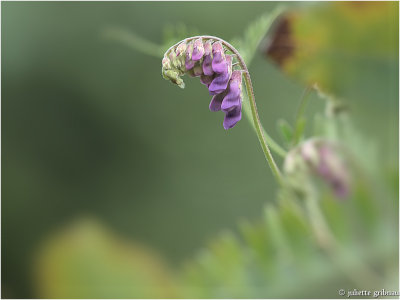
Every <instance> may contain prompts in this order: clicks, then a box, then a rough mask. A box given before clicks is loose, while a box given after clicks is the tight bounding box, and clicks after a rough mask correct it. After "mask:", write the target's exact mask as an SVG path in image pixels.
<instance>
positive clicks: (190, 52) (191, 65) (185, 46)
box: [162, 37, 242, 129]
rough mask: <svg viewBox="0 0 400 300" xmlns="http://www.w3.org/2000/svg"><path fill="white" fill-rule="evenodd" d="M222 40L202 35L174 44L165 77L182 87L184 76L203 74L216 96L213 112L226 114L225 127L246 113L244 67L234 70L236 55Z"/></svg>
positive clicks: (167, 56) (164, 67)
mask: <svg viewBox="0 0 400 300" xmlns="http://www.w3.org/2000/svg"><path fill="white" fill-rule="evenodd" d="M225 52H226V49H225V48H224V46H223V44H222V43H221V42H220V41H214V40H213V39H204V38H202V37H199V38H192V39H186V40H183V41H182V42H180V43H179V44H177V45H175V46H173V47H171V48H170V49H169V50H168V51H167V52H166V54H165V55H164V58H163V61H162V74H163V77H164V78H165V79H168V80H170V81H171V82H172V83H174V84H176V85H178V86H179V87H181V88H184V87H185V84H184V82H183V80H182V78H181V76H183V75H185V74H188V75H189V76H191V77H200V82H201V83H202V84H204V85H205V86H207V88H208V91H209V93H210V95H211V96H213V97H212V99H211V103H210V110H211V111H220V110H222V111H223V112H224V113H225V118H224V122H223V126H224V128H225V129H229V128H232V127H234V126H235V125H236V123H237V122H238V121H240V119H241V116H242V70H240V69H239V70H233V58H234V56H233V55H230V54H226V53H225Z"/></svg>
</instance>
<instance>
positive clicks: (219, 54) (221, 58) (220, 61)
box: [212, 42, 226, 73]
mask: <svg viewBox="0 0 400 300" xmlns="http://www.w3.org/2000/svg"><path fill="white" fill-rule="evenodd" d="M212 54H213V60H212V69H213V71H214V72H215V73H224V72H226V63H225V53H224V48H223V47H222V44H221V42H216V43H214V44H213V46H212Z"/></svg>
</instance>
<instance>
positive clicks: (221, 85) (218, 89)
mask: <svg viewBox="0 0 400 300" xmlns="http://www.w3.org/2000/svg"><path fill="white" fill-rule="evenodd" d="M214 59H215V57H214ZM214 59H213V69H214ZM222 65H224V71H223V72H220V73H219V72H216V74H215V77H214V79H213V81H212V82H211V84H210V86H209V87H208V90H209V91H210V95H216V94H219V93H222V92H223V91H225V90H226V88H227V87H228V83H229V79H230V78H231V75H232V56H230V55H226V56H225V58H224V60H223V61H222V63H221V64H218V66H219V69H218V70H222V68H221V66H222ZM214 70H215V69H214Z"/></svg>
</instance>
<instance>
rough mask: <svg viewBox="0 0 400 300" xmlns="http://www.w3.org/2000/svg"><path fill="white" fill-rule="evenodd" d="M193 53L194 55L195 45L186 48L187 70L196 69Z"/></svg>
mask: <svg viewBox="0 0 400 300" xmlns="http://www.w3.org/2000/svg"><path fill="white" fill-rule="evenodd" d="M192 53H193V44H189V45H188V46H187V48H186V59H185V67H186V70H190V69H192V68H193V67H194V64H195V62H194V61H192Z"/></svg>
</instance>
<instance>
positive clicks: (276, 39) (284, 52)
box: [262, 15, 295, 66]
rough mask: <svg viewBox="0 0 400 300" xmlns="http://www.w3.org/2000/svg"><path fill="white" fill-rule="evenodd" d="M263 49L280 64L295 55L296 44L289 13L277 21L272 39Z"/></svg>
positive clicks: (268, 56)
mask: <svg viewBox="0 0 400 300" xmlns="http://www.w3.org/2000/svg"><path fill="white" fill-rule="evenodd" d="M262 51H263V53H264V55H265V56H266V57H267V58H270V59H272V60H273V61H274V62H275V63H277V64H278V65H279V66H282V65H283V64H284V63H285V61H286V60H287V59H288V58H290V57H291V56H293V54H294V51H295V44H294V40H293V37H292V27H291V19H290V18H289V16H288V15H285V16H283V17H281V18H280V19H279V20H278V21H277V23H276V25H275V28H274V29H273V32H272V35H271V39H270V41H269V42H268V43H267V45H266V46H265V47H264V49H263V50H262Z"/></svg>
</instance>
